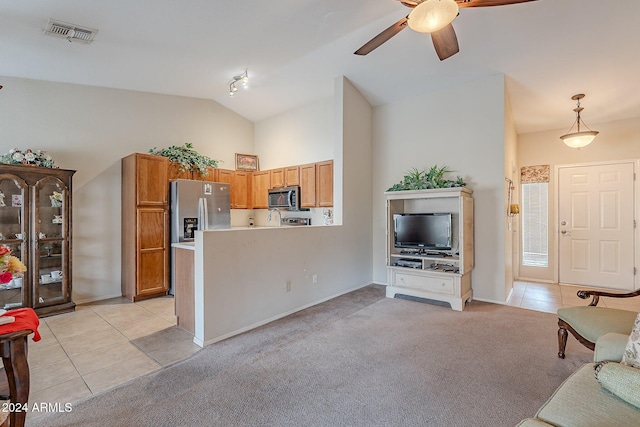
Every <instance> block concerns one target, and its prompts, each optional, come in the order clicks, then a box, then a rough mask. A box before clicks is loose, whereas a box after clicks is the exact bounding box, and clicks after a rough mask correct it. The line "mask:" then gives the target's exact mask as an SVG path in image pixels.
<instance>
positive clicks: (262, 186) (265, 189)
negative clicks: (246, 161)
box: [251, 171, 273, 209]
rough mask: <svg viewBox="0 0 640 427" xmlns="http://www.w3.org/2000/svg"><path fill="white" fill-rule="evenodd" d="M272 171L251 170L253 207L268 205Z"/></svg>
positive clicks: (262, 207)
mask: <svg viewBox="0 0 640 427" xmlns="http://www.w3.org/2000/svg"><path fill="white" fill-rule="evenodd" d="M272 172H273V171H260V172H253V174H252V175H253V178H252V192H251V193H252V196H253V200H252V206H253V209H267V208H268V207H269V188H272V187H271V178H272V177H273V175H272Z"/></svg>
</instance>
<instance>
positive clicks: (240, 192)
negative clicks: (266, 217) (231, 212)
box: [231, 170, 252, 209]
mask: <svg viewBox="0 0 640 427" xmlns="http://www.w3.org/2000/svg"><path fill="white" fill-rule="evenodd" d="M251 175H252V173H251V172H247V171H240V170H237V171H235V173H234V176H233V187H235V188H233V187H232V189H231V193H232V194H233V206H231V207H232V208H235V209H251Z"/></svg>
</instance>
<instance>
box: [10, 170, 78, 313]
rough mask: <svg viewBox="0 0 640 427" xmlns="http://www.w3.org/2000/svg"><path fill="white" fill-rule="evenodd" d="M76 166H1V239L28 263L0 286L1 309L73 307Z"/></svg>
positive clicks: (65, 309) (60, 310) (46, 310)
mask: <svg viewBox="0 0 640 427" xmlns="http://www.w3.org/2000/svg"><path fill="white" fill-rule="evenodd" d="M74 173H75V171H73V170H66V169H51V168H44V167H38V166H29V165H6V164H3V165H2V168H0V193H1V194H2V196H1V197H0V244H2V245H3V246H6V247H8V248H9V249H10V250H11V251H12V253H13V255H14V256H16V257H17V258H18V259H20V260H21V261H22V263H23V264H24V265H25V266H26V267H27V271H26V272H25V273H24V274H23V277H18V276H15V277H13V278H12V280H11V281H10V282H9V283H6V284H2V285H0V308H3V309H6V310H8V309H13V308H20V307H31V308H33V309H34V310H35V312H36V313H37V314H38V316H40V317H43V316H48V315H52V314H58V313H64V312H69V311H73V310H74V309H75V303H74V302H73V301H72V300H71V273H72V268H71V218H72V213H71V206H72V203H71V193H72V188H71V184H72V177H73V174H74Z"/></svg>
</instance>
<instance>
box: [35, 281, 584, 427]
mask: <svg viewBox="0 0 640 427" xmlns="http://www.w3.org/2000/svg"><path fill="white" fill-rule="evenodd" d="M556 331H557V320H556V317H555V316H554V315H552V314H547V313H540V312H534V311H528V310H523V309H519V308H514V307H508V306H499V305H494V304H487V303H481V302H475V301H474V302H472V303H471V304H470V305H469V306H468V307H467V309H466V310H465V311H464V312H462V313H461V312H455V311H453V310H451V309H450V308H446V307H441V306H437V305H431V304H426V303H422V302H415V301H407V300H402V299H387V298H384V288H383V287H381V286H368V287H366V288H363V289H361V290H358V291H356V292H352V293H350V294H347V295H344V296H342V297H339V298H336V299H333V300H331V301H328V302H326V303H324V304H320V305H318V306H315V307H312V308H310V309H308V310H304V311H302V312H299V313H296V314H294V315H292V316H289V317H287V318H284V319H281V320H279V321H276V322H273V323H271V324H269V325H266V326H264V327H262V328H259V329H257V330H254V331H250V332H248V333H245V334H243V335H240V336H237V337H234V338H231V339H228V340H226V341H223V342H220V343H218V344H215V345H212V346H209V347H207V348H205V349H204V350H203V351H201V352H199V353H197V354H196V355H194V356H192V357H191V358H189V359H187V360H186V361H183V362H180V363H177V364H175V365H173V366H170V367H168V368H165V369H163V370H162V371H159V372H157V373H154V374H150V375H148V376H146V377H142V378H139V379H137V380H134V381H132V382H130V383H128V384H125V385H123V386H120V387H118V388H116V389H114V390H111V391H107V392H105V393H102V394H100V395H97V396H94V397H92V398H89V399H87V400H84V401H82V402H79V403H77V404H75V405H74V406H73V412H71V413H66V414H52V415H47V416H42V417H39V418H36V419H34V420H31V421H29V420H28V424H27V425H28V426H31V427H35V426H47V427H52V426H105V425H110V426H198V427H204V426H463V425H464V426H491V427H496V426H513V425H515V424H516V423H517V422H518V421H519V420H521V419H522V418H525V417H529V416H532V415H534V413H535V412H536V410H537V409H538V407H539V406H540V405H542V404H543V403H544V402H545V401H546V399H547V398H548V397H549V396H550V395H551V393H552V392H553V390H554V389H555V388H556V387H557V386H558V385H559V384H560V383H561V382H562V381H563V380H564V379H565V378H566V377H568V376H569V374H570V373H571V372H573V371H574V370H575V369H577V368H578V367H579V366H581V365H582V364H583V363H586V362H588V361H590V360H591V358H592V356H593V355H592V352H590V351H589V350H587V349H585V348H583V347H582V346H580V345H579V344H577V343H576V342H575V340H573V339H572V338H570V340H569V344H568V348H567V358H566V359H565V360H561V359H558V358H557V356H556V352H557V339H556Z"/></svg>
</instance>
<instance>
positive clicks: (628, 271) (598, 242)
mask: <svg viewBox="0 0 640 427" xmlns="http://www.w3.org/2000/svg"><path fill="white" fill-rule="evenodd" d="M633 189H634V165H633V163H632V162H623V163H615V164H603V165H596V166H593V165H588V166H574V167H560V168H558V224H557V225H558V232H559V235H558V242H559V243H558V264H559V282H560V283H569V284H576V285H588V286H594V287H603V288H613V289H623V290H634V289H635V284H634V191H633Z"/></svg>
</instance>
